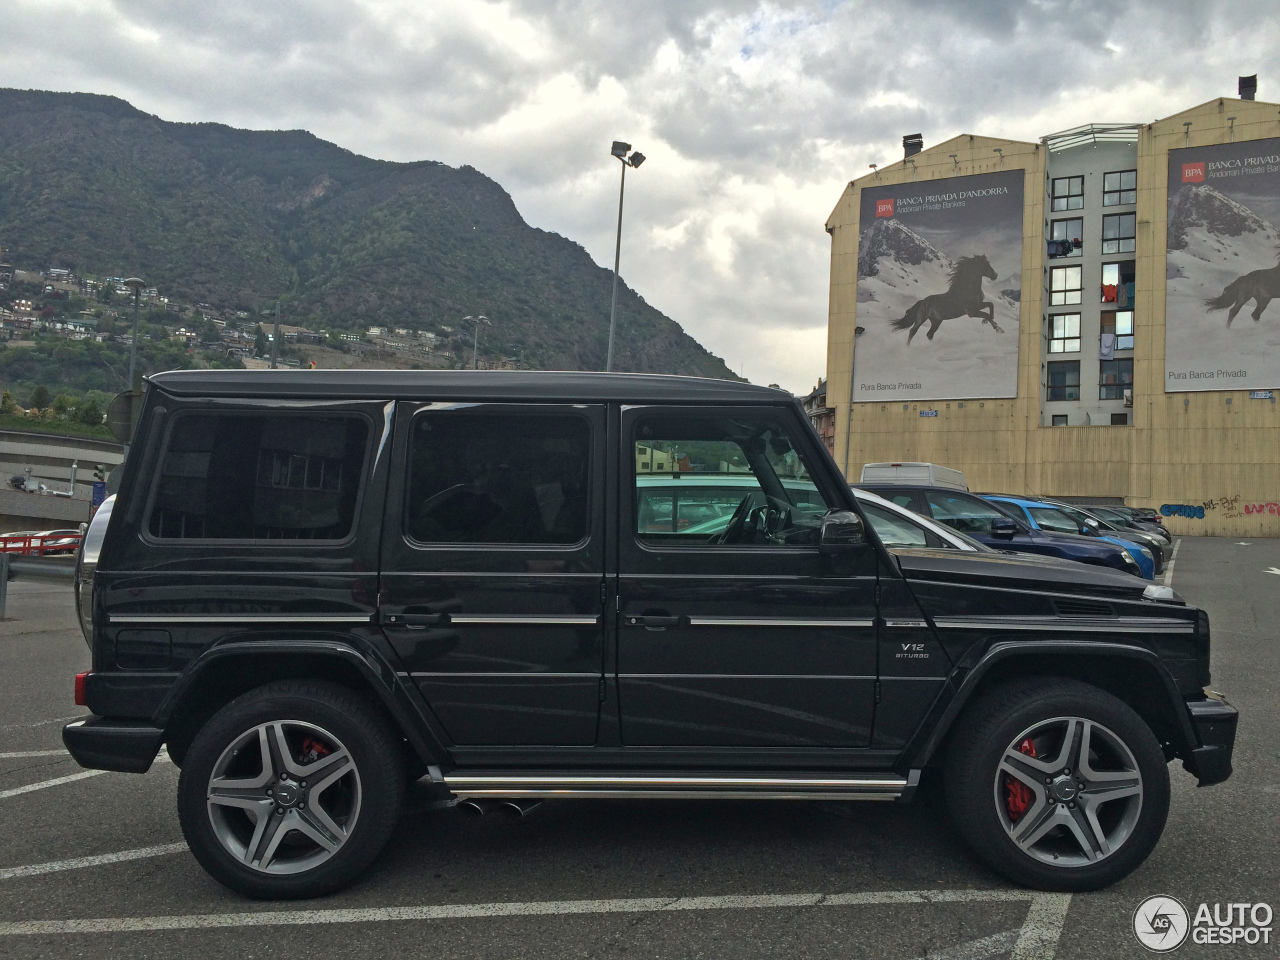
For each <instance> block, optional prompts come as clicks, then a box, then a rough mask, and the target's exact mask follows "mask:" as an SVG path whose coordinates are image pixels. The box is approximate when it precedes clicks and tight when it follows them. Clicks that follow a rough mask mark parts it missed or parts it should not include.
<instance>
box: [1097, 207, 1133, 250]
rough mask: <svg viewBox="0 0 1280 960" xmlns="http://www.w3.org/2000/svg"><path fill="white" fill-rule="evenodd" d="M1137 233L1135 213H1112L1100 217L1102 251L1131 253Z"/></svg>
mask: <svg viewBox="0 0 1280 960" xmlns="http://www.w3.org/2000/svg"><path fill="white" fill-rule="evenodd" d="M1137 235H1138V215H1137V214H1136V213H1113V214H1111V215H1110V216H1106V217H1103V218H1102V252H1103V254H1104V255H1105V254H1109V253H1133V251H1134V249H1135V248H1136V245H1137V241H1136V240H1135V239H1134V238H1135V237H1136V236H1137Z"/></svg>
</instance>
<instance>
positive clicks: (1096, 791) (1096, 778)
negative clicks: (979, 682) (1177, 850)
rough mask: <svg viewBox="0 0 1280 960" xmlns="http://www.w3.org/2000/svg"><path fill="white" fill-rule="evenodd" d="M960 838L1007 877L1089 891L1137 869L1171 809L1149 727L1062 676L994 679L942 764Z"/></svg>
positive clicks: (1034, 884) (1106, 696)
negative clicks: (1013, 680) (1000, 683)
mask: <svg viewBox="0 0 1280 960" xmlns="http://www.w3.org/2000/svg"><path fill="white" fill-rule="evenodd" d="M946 792H947V802H948V805H949V807H950V809H951V813H952V818H953V819H954V821H955V822H956V824H957V826H959V828H960V830H961V831H962V833H963V834H964V838H965V840H966V841H967V842H968V843H969V845H970V846H971V847H972V848H973V850H974V852H976V853H977V854H978V856H979V857H981V858H982V859H983V860H985V861H986V862H987V863H988V864H990V865H991V866H992V867H993V868H995V869H996V870H997V871H999V872H1000V873H1002V874H1004V875H1005V876H1006V877H1008V878H1009V879H1011V880H1013V881H1015V882H1017V883H1020V884H1024V885H1026V886H1029V887H1035V888H1037V889H1044V890H1096V889H1099V888H1101V887H1105V886H1108V885H1109V884H1112V883H1115V882H1116V881H1117V880H1119V879H1121V878H1122V877H1124V876H1127V875H1128V874H1129V873H1130V872H1132V871H1133V870H1134V869H1136V868H1137V867H1138V866H1139V865H1140V864H1141V863H1142V862H1143V861H1144V860H1145V859H1146V858H1147V856H1148V855H1149V854H1150V853H1151V851H1152V850H1153V849H1154V848H1155V845H1156V842H1157V841H1158V840H1159V839H1160V834H1161V832H1162V831H1163V830H1164V824H1165V819H1166V818H1167V816H1168V812H1169V772H1168V767H1167V764H1166V761H1165V758H1164V754H1163V752H1162V751H1161V748H1160V744H1159V743H1158V742H1157V740H1156V738H1155V735H1154V734H1152V732H1151V729H1150V728H1149V727H1148V726H1147V724H1146V723H1145V722H1144V721H1143V719H1142V718H1141V717H1139V716H1138V714H1137V713H1135V712H1134V710H1133V709H1132V708H1131V707H1129V706H1128V705H1127V704H1125V703H1124V702H1123V701H1121V700H1119V699H1117V698H1116V697H1114V696H1112V695H1111V694H1109V693H1106V692H1105V691H1103V690H1099V689H1098V688H1096V687H1092V686H1089V685H1087V684H1084V683H1079V682H1076V681H1073V680H1065V679H1052V678H1047V679H1035V680H1024V681H1019V682H1016V683H1012V684H1008V685H1005V686H1002V687H999V688H997V689H995V690H993V691H991V692H990V693H988V694H987V695H986V696H984V697H983V698H982V699H981V700H980V701H979V702H978V703H976V704H974V705H973V707H972V708H970V709H969V710H967V711H966V713H965V716H964V717H963V718H962V720H961V721H960V726H959V728H958V730H957V733H956V736H955V738H954V740H953V742H952V745H951V748H950V750H949V754H948V759H947V769H946Z"/></svg>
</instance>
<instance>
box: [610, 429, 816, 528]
mask: <svg viewBox="0 0 1280 960" xmlns="http://www.w3.org/2000/svg"><path fill="white" fill-rule="evenodd" d="M634 453H635V462H636V473H635V477H634V483H635V528H634V529H635V536H636V538H637V539H639V540H640V541H641V542H643V543H648V544H651V545H652V544H662V543H667V544H670V543H679V544H682V545H689V546H699V545H704V544H705V545H709V546H717V545H729V546H795V545H814V544H817V542H818V538H819V535H820V532H821V522H822V516H823V514H825V513H826V512H827V509H828V507H829V504H828V503H827V501H826V499H825V498H824V496H823V495H822V493H821V492H820V491H819V490H818V488H817V486H816V484H815V483H814V481H813V479H812V477H811V474H810V471H809V465H808V462H807V460H806V457H805V455H804V454H802V453H801V452H800V450H799V449H798V448H797V447H796V446H795V445H794V444H793V442H792V438H791V435H790V432H789V431H788V429H787V428H786V427H785V426H784V425H783V424H782V423H780V422H778V421H777V420H774V419H771V418H760V419H756V418H754V417H741V418H738V417H708V418H705V419H704V418H698V417H680V416H670V417H665V416H655V417H649V418H645V419H642V420H640V421H638V422H637V425H636V436H635V439H634ZM650 457H653V458H654V462H657V461H658V460H659V459H660V460H661V461H662V462H663V463H668V464H670V465H671V467H670V471H669V472H667V473H665V474H662V473H659V472H658V471H657V470H656V469H653V470H648V471H646V470H644V469H643V466H642V464H643V463H644V462H645V461H646V460H649V459H650Z"/></svg>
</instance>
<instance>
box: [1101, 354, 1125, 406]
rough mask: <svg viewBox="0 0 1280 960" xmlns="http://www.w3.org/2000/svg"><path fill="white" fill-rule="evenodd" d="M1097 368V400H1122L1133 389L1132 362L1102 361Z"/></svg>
mask: <svg viewBox="0 0 1280 960" xmlns="http://www.w3.org/2000/svg"><path fill="white" fill-rule="evenodd" d="M1098 367H1099V370H1098V399H1099V400H1123V399H1124V392H1125V390H1128V389H1131V388H1132V387H1133V360H1103V361H1102V362H1101V363H1100V364H1099V365H1098Z"/></svg>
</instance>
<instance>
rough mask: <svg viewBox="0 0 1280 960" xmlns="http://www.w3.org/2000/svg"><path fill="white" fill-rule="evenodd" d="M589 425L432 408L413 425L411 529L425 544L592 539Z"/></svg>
mask: <svg viewBox="0 0 1280 960" xmlns="http://www.w3.org/2000/svg"><path fill="white" fill-rule="evenodd" d="M590 467H591V424H590V423H589V422H588V421H587V420H586V419H585V418H583V417H580V416H577V415H575V414H571V413H566V414H563V415H560V414H556V415H550V416H536V415H530V414H514V413H506V412H494V411H489V410H485V411H479V412H471V411H466V410H463V411H448V410H440V411H434V410H428V411H426V412H424V413H421V414H419V415H418V417H417V418H416V419H415V420H414V422H413V429H412V439H411V440H410V448H409V493H408V503H407V504H406V505H405V527H406V532H407V533H408V535H409V536H410V538H412V539H413V540H416V541H418V542H419V543H432V544H436V543H459V544H461V543H465V544H490V543H504V544H540V545H547V546H554V545H568V544H575V543H579V542H581V541H582V540H583V539H584V538H585V537H586V535H587V529H588V516H589V513H588V510H589V497H590V483H591V469H590Z"/></svg>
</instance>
